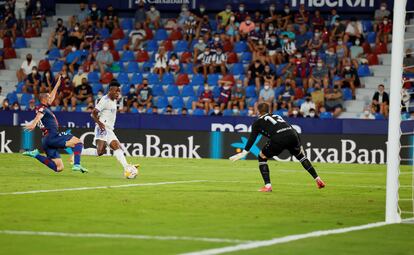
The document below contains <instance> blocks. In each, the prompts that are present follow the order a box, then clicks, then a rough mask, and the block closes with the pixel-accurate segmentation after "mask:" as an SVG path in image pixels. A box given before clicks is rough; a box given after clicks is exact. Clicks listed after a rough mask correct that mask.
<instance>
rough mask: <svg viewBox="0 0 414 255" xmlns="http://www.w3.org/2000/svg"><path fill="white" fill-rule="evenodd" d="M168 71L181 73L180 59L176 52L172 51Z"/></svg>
mask: <svg viewBox="0 0 414 255" xmlns="http://www.w3.org/2000/svg"><path fill="white" fill-rule="evenodd" d="M167 72H172V73H174V74H179V73H180V60H179V59H178V58H177V54H175V53H172V54H171V57H170V60H168V66H167Z"/></svg>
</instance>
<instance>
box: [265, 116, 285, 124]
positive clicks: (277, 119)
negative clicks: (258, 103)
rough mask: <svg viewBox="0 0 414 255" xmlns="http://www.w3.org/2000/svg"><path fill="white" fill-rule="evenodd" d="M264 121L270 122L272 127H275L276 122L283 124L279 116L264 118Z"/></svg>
mask: <svg viewBox="0 0 414 255" xmlns="http://www.w3.org/2000/svg"><path fill="white" fill-rule="evenodd" d="M264 120H267V121H270V122H271V123H272V124H273V125H276V124H277V123H278V122H279V123H283V122H285V120H284V119H283V118H282V117H280V116H279V115H272V116H266V117H264Z"/></svg>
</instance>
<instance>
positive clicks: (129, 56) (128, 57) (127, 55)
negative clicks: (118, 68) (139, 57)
mask: <svg viewBox="0 0 414 255" xmlns="http://www.w3.org/2000/svg"><path fill="white" fill-rule="evenodd" d="M134 60H135V55H134V52H133V51H131V50H127V51H124V53H122V57H121V61H122V62H129V61H134Z"/></svg>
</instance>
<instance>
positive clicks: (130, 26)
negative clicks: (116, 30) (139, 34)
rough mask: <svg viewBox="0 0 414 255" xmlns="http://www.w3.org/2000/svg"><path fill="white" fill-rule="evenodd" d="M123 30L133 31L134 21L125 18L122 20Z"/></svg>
mask: <svg viewBox="0 0 414 255" xmlns="http://www.w3.org/2000/svg"><path fill="white" fill-rule="evenodd" d="M121 28H122V29H123V30H132V29H133V28H134V21H133V19H129V18H123V19H122V20H121Z"/></svg>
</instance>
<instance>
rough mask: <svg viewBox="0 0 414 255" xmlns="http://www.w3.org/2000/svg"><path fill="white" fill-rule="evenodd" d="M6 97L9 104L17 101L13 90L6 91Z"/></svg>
mask: <svg viewBox="0 0 414 255" xmlns="http://www.w3.org/2000/svg"><path fill="white" fill-rule="evenodd" d="M6 98H7V99H8V100H9V105H12V104H14V103H15V102H18V99H17V93H16V92H15V91H13V92H10V93H8V94H7V96H6Z"/></svg>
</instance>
